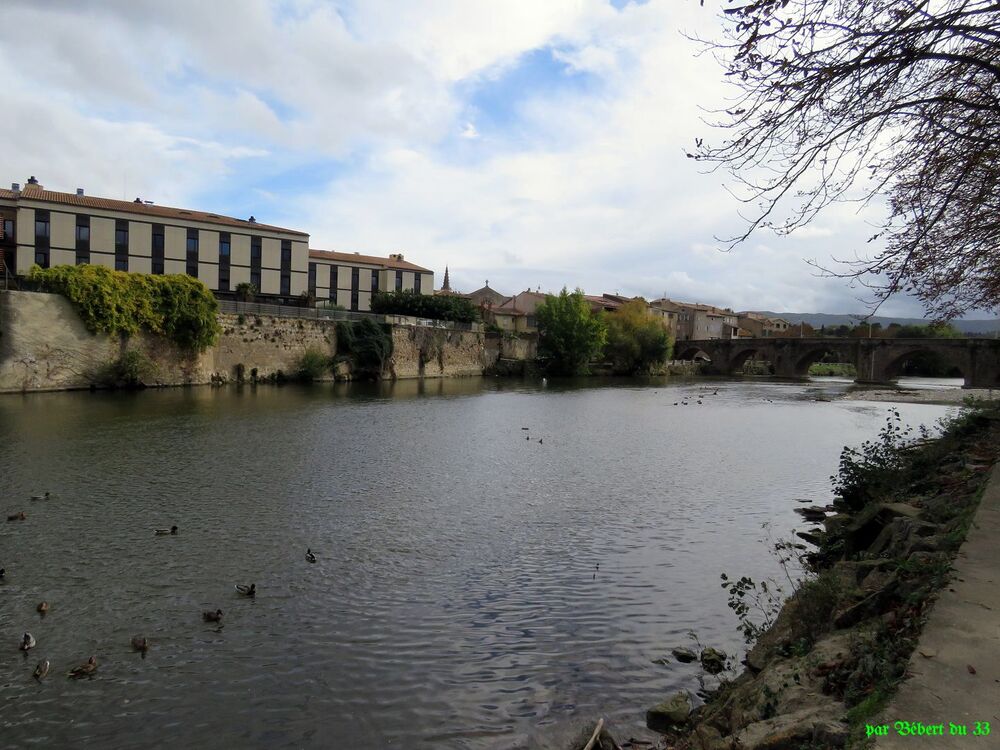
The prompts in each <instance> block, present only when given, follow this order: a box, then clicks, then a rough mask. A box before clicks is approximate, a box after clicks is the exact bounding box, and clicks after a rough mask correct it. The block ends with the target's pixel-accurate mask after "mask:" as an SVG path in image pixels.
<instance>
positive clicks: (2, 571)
mask: <svg viewBox="0 0 1000 750" xmlns="http://www.w3.org/2000/svg"><path fill="white" fill-rule="evenodd" d="M6 575H7V568H0V581H2V580H3V579H4V577H5V576H6Z"/></svg>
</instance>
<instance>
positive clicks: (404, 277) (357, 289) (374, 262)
mask: <svg viewBox="0 0 1000 750" xmlns="http://www.w3.org/2000/svg"><path fill="white" fill-rule="evenodd" d="M307 288H308V291H309V292H310V293H311V294H312V295H313V296H314V297H315V299H316V304H317V305H320V306H322V305H329V306H333V305H338V306H340V307H343V308H345V309H347V310H357V311H361V312H367V311H369V310H371V299H372V295H373V294H374V293H375V292H377V291H380V290H381V291H389V292H391V291H397V292H400V291H413V292H416V293H417V294H432V293H433V291H434V272H433V271H431V270H429V269H427V268H423V267H422V266H418V265H416V264H414V263H410V262H409V261H407V260H405V259H404V258H403V256H402V255H401V254H398V253H394V254H391V255H389V257H388V258H382V257H379V256H375V255H361V254H360V253H339V252H332V251H328V250H310V251H309V269H308V281H307Z"/></svg>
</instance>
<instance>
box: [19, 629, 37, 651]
mask: <svg viewBox="0 0 1000 750" xmlns="http://www.w3.org/2000/svg"><path fill="white" fill-rule="evenodd" d="M34 647H35V636H33V635H32V634H31V633H25V634H24V636H23V637H22V638H21V646H20V648H21V650H22V651H28V650H30V649H33V648H34Z"/></svg>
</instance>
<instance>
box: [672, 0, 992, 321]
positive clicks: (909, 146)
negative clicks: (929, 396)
mask: <svg viewBox="0 0 1000 750" xmlns="http://www.w3.org/2000/svg"><path fill="white" fill-rule="evenodd" d="M730 2H733V0H730ZM723 17H724V18H725V19H726V21H725V23H726V31H725V38H724V39H723V40H722V41H718V42H715V43H713V44H712V47H713V48H714V50H715V51H716V52H717V53H719V55H720V56H721V57H722V58H723V60H724V63H725V65H726V67H727V68H728V70H727V76H728V77H729V78H730V80H732V81H734V82H735V83H736V85H737V87H738V88H739V89H740V91H741V93H740V95H739V96H738V97H737V101H736V102H735V103H734V104H733V106H731V107H729V108H728V109H727V110H724V111H723V112H720V113H718V114H719V115H720V119H719V121H718V122H717V123H716V124H718V125H720V126H722V127H724V128H727V129H728V130H729V131H731V132H730V135H729V136H728V137H727V138H726V139H725V140H723V141H722V142H721V143H720V144H719V145H715V146H712V145H708V144H706V143H704V142H703V141H701V140H700V139H699V140H698V141H697V142H696V143H697V149H696V153H693V154H689V156H691V157H692V158H696V159H701V160H704V161H706V162H708V163H710V164H714V165H716V166H722V167H724V168H727V169H729V170H730V171H731V172H732V173H733V175H734V176H735V177H736V179H737V182H738V183H739V184H741V185H742V187H743V188H744V189H745V190H746V194H745V196H744V199H745V200H746V201H747V202H749V203H753V204H756V206H757V211H756V212H755V214H754V215H753V217H752V218H751V219H750V220H749V224H748V226H747V228H746V231H745V232H744V233H742V234H740V235H739V236H737V237H733V238H731V239H730V241H729V242H730V247H733V246H735V245H736V244H738V243H740V242H742V241H743V240H745V239H746V238H747V237H748V236H749V235H750V234H751V233H752V232H753V231H754V230H756V229H757V228H759V227H768V228H771V229H773V230H775V231H777V232H779V233H787V232H791V231H793V230H794V229H796V228H798V227H800V226H802V225H804V224H807V223H808V222H809V221H811V220H812V219H813V218H814V217H815V216H816V214H817V213H818V212H819V211H820V210H822V209H823V208H824V207H826V206H828V205H829V204H830V203H832V202H834V201H839V200H847V199H854V200H859V201H862V202H864V203H867V202H869V201H872V200H873V199H876V198H878V199H885V200H886V209H887V210H886V216H885V219H884V223H883V224H882V226H881V227H880V230H879V231H878V232H877V233H876V234H875V235H874V236H873V237H872V238H871V240H870V242H875V241H879V242H881V243H882V246H881V249H879V250H876V251H875V252H874V253H873V254H870V255H868V256H857V257H855V258H854V259H853V260H849V261H847V264H846V265H845V266H840V267H839V270H835V271H831V270H829V269H827V273H829V274H832V275H836V276H843V277H848V278H852V279H856V280H858V281H860V282H861V283H864V284H865V285H867V286H868V287H869V288H871V289H872V290H873V291H874V295H875V301H877V303H878V304H881V302H883V301H884V300H885V299H887V298H888V297H889V296H890V295H892V294H894V293H896V292H900V291H904V292H908V293H911V294H914V295H916V296H917V297H918V298H919V299H920V300H921V301H922V302H923V304H924V306H925V308H926V309H927V310H928V311H929V312H931V313H932V314H934V315H935V316H936V317H938V318H941V319H950V318H953V317H955V316H957V315H959V314H961V313H962V312H964V311H967V310H970V309H975V308H995V307H997V305H998V303H1000V219H998V218H997V217H1000V163H998V156H1000V151H998V146H997V144H998V143H1000V5H998V4H997V3H995V2H992V1H990V0H935V2H931V1H930V0H739V2H738V3H735V4H734V5H731V6H730V7H727V8H725V9H724V11H723ZM878 304H876V305H875V307H876V309H877V307H878Z"/></svg>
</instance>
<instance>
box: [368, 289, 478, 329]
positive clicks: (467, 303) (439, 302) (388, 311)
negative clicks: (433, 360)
mask: <svg viewBox="0 0 1000 750" xmlns="http://www.w3.org/2000/svg"><path fill="white" fill-rule="evenodd" d="M371 307H372V312H375V313H381V314H383V315H412V316H414V317H416V318H433V319H434V320H452V321H455V322H458V323H471V322H473V321H475V320H478V319H479V308H478V307H476V306H475V305H474V304H472V301H471V300H468V299H466V298H465V297H458V296H456V295H453V294H435V295H431V294H419V293H417V292H414V291H411V290H406V291H399V292H396V291H393V292H375V294H373V295H372V302H371Z"/></svg>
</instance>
